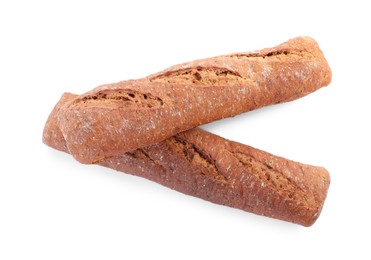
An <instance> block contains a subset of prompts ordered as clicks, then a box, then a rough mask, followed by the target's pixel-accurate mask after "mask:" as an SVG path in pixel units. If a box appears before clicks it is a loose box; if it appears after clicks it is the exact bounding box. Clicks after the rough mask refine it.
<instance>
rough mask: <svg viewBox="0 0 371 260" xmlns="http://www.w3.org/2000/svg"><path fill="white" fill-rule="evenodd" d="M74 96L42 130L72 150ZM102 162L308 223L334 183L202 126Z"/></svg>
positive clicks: (316, 170) (317, 171) (51, 142)
mask: <svg viewBox="0 0 371 260" xmlns="http://www.w3.org/2000/svg"><path fill="white" fill-rule="evenodd" d="M75 98H76V95H73V94H70V93H66V94H64V95H63V96H62V98H61V99H60V101H59V102H58V103H57V105H56V106H55V108H54V109H53V111H52V112H51V114H50V116H49V118H48V120H47V123H46V125H45V128H44V132H43V142H44V143H45V144H46V145H48V146H51V147H53V148H55V149H58V150H61V151H64V152H67V153H68V152H69V150H68V147H67V145H66V142H65V140H64V137H63V134H62V132H61V131H60V129H59V124H58V122H57V116H58V114H59V112H60V109H61V107H63V106H64V105H65V104H66V103H68V102H71V101H73V100H74V99H75ZM99 164H100V165H102V166H106V167H109V168H112V169H115V170H118V171H121V172H125V173H129V174H133V175H137V176H141V177H144V178H147V179H149V180H152V181H155V182H157V183H160V184H162V185H164V186H166V187H169V188H171V189H174V190H177V191H180V192H182V193H185V194H188V195H192V196H195V197H199V198H202V199H204V200H207V201H211V202H213V203H217V204H221V205H226V206H229V207H234V208H239V209H242V210H244V211H247V212H251V213H255V214H259V215H263V216H267V217H271V218H276V219H280V220H284V221H289V222H293V223H296V224H300V225H303V226H310V225H312V224H313V223H314V222H315V221H316V220H317V218H318V217H319V215H320V213H321V210H322V207H323V204H324V201H325V198H326V195H327V191H328V188H329V184H330V176H329V174H328V172H327V171H326V169H325V168H322V167H316V166H311V165H306V164H302V163H298V162H294V161H291V160H288V159H285V158H281V157H278V156H275V155H272V154H269V153H267V152H264V151H261V150H258V149H255V148H253V147H250V146H247V145H243V144H240V143H236V142H233V141H229V140H226V139H224V138H221V137H219V136H216V135H214V134H211V133H208V132H206V131H204V130H201V129H199V128H195V129H191V130H188V131H185V132H183V133H179V134H177V135H175V136H172V137H170V138H167V139H166V140H164V141H161V142H159V143H156V144H153V145H150V146H147V147H142V148H139V149H136V150H132V151H129V152H125V153H122V154H116V155H114V156H111V157H108V158H106V159H104V160H102V161H100V162H99Z"/></svg>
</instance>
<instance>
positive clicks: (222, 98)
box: [58, 37, 331, 163]
mask: <svg viewBox="0 0 371 260" xmlns="http://www.w3.org/2000/svg"><path fill="white" fill-rule="evenodd" d="M330 81H331V70H330V68H329V66H328V64H327V61H326V59H325V58H324V56H323V54H322V52H321V50H320V49H319V47H318V45H317V43H316V42H315V41H314V40H313V39H311V38H308V37H299V38H294V39H292V40H289V41H287V42H285V43H283V44H281V45H278V46H277V47H274V48H269V49H264V50H261V51H256V52H249V53H235V54H231V55H225V56H218V57H214V58H209V59H204V60H197V61H193V62H189V63H184V64H181V65H177V66H174V67H171V68H169V69H166V70H164V71H162V72H160V73H157V74H153V75H150V76H148V77H146V78H143V79H139V80H128V81H122V82H118V83H114V84H107V85H103V86H100V87H98V88H95V89H93V90H92V91H89V92H87V93H85V94H83V95H80V96H78V97H77V98H76V99H74V100H73V101H71V102H69V103H68V104H65V106H64V107H62V108H60V111H59V113H58V124H59V127H60V129H61V131H62V133H63V136H64V139H65V140H66V145H67V147H68V151H69V152H70V153H71V154H72V155H73V156H74V157H75V158H76V159H77V160H78V161H80V162H82V163H96V162H100V161H103V160H105V159H106V158H108V157H111V156H113V155H117V154H124V152H127V151H131V150H134V149H137V148H140V147H144V146H148V145H151V144H154V143H157V142H160V141H162V140H165V139H166V138H169V137H171V136H173V135H175V134H177V133H180V132H182V131H185V130H188V129H191V128H194V127H196V126H199V125H202V124H205V123H208V122H211V121H214V120H218V119H222V118H225V117H231V116H235V115H238V114H240V113H243V112H246V111H250V110H252V109H256V108H260V107H263V106H266V105H271V104H276V103H280V102H285V101H289V100H293V99H297V98H299V97H302V96H304V95H307V94H309V93H311V92H313V91H315V90H317V89H318V88H320V87H323V86H325V85H327V84H329V83H330Z"/></svg>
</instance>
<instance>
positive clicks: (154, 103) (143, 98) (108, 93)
mask: <svg viewBox="0 0 371 260" xmlns="http://www.w3.org/2000/svg"><path fill="white" fill-rule="evenodd" d="M97 101H100V103H99V104H102V103H103V104H104V103H106V104H115V105H119V106H120V107H124V108H158V107H161V106H163V105H164V102H163V101H162V99H161V98H159V97H156V96H154V95H152V94H151V93H142V92H140V91H138V90H131V89H122V90H102V91H99V92H97V93H95V94H93V95H87V96H84V97H83V98H81V99H77V100H76V101H75V102H74V103H73V106H76V105H78V104H84V105H94V104H97V103H96V102H97Z"/></svg>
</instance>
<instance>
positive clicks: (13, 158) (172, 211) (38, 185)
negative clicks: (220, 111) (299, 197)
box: [0, 0, 371, 259]
mask: <svg viewBox="0 0 371 260" xmlns="http://www.w3.org/2000/svg"><path fill="white" fill-rule="evenodd" d="M367 2H368V1H363V2H362V1H356V0H354V1H257V0H256V1H232V0H228V1H191V0H188V1H169V2H165V1H127V2H124V1H101V2H98V1H86V2H82V1H1V2H0V87H1V94H0V95H1V96H0V99H1V100H0V106H1V107H0V113H1V114H0V116H1V117H0V118H1V121H0V122H1V128H0V131H1V132H0V133H1V135H0V136H1V143H0V144H1V150H0V153H1V154H0V155H1V156H0V158H1V159H0V160H1V164H0V259H248V258H251V259H256V258H258V259H265V258H266V259H297V258H300V259H318V258H320V259H326V258H327V259H329V258H331V259H336V257H342V256H344V257H346V258H352V259H370V257H371V253H370V249H369V248H367V247H369V246H370V232H371V228H370V226H371V225H370V219H371V214H370V209H369V208H370V202H369V199H370V197H371V192H370V181H371V177H370V176H371V172H370V146H371V138H370V131H371V128H370V124H369V122H370V111H371V105H370V94H371V91H370V88H371V86H370V60H371V51H370V45H371V41H370V26H369V25H370V24H371V19H370V18H369V17H370V14H369V8H367V5H366V4H367ZM301 35H308V36H311V37H313V38H315V39H316V40H317V41H318V43H319V44H320V46H321V48H322V50H323V52H324V53H325V56H326V58H327V59H328V61H329V63H330V66H331V68H332V70H333V81H332V83H331V84H330V86H329V87H327V88H324V89H321V90H319V91H317V92H316V93H313V94H311V95H309V96H307V97H305V98H302V99H300V100H297V101H294V102H290V103H286V104H282V105H276V106H272V107H267V108H263V109H259V110H257V111H254V112H251V113H247V114H244V115H241V116H237V117H235V118H232V119H227V120H222V121H219V122H215V123H212V124H210V125H207V126H205V127H204V128H206V129H208V130H210V131H212V132H214V133H217V134H219V135H222V136H224V137H226V138H229V139H233V140H235V141H239V142H242V143H246V144H249V145H252V146H254V147H257V148H260V149H263V150H266V151H269V152H271V153H274V154H276V155H280V156H283V157H286V158H290V159H293V160H297V161H300V162H304V163H309V164H313V165H320V166H325V167H326V168H327V169H328V170H329V172H330V174H331V178H332V182H331V186H330V190H329V194H328V198H327V201H326V203H325V206H324V209H323V212H322V215H321V216H320V218H319V219H318V221H317V222H316V223H315V224H314V225H313V226H312V227H310V228H304V227H301V226H298V225H294V224H291V223H286V222H283V221H278V220H273V219H269V218H265V217H260V216H256V215H253V214H249V213H246V212H243V211H240V210H236V209H231V208H228V207H223V206H219V205H214V204H212V203H209V202H206V201H203V200H200V199H197V198H193V197H190V196H185V195H183V194H181V193H178V192H175V191H172V190H170V189H167V188H164V187H162V186H160V185H158V184H156V183H152V182H150V181H147V180H145V179H141V178H138V177H135V176H130V175H127V174H123V173H119V172H115V171H113V170H110V169H106V168H103V167H99V166H87V165H81V164H79V163H78V162H76V161H75V160H74V159H73V158H72V157H71V156H69V155H67V154H64V153H61V152H58V151H55V150H52V149H50V148H49V147H47V146H45V145H44V144H42V142H41V135H42V129H43V126H44V123H45V121H46V119H47V116H48V114H49V112H50V111H51V109H52V108H53V106H54V104H55V103H56V102H57V101H58V100H59V97H60V96H61V94H62V93H63V92H66V91H68V92H73V93H77V94H79V93H83V92H85V91H88V90H90V89H91V88H93V87H96V86H98V85H100V84H104V83H110V82H116V81H119V80H124V79H130V78H138V77H142V76H146V75H148V74H150V73H154V72H157V71H159V70H162V69H164V68H166V67H168V66H170V65H174V64H177V63H181V62H186V61H190V60H193V59H199V58H206V57H210V56H214V55H221V54H228V53H232V52H238V51H249V50H256V49H260V48H264V47H271V46H274V45H276V44H279V43H281V42H283V41H286V40H288V39H289V38H292V37H295V36H301ZM252 257H255V258H252Z"/></svg>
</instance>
